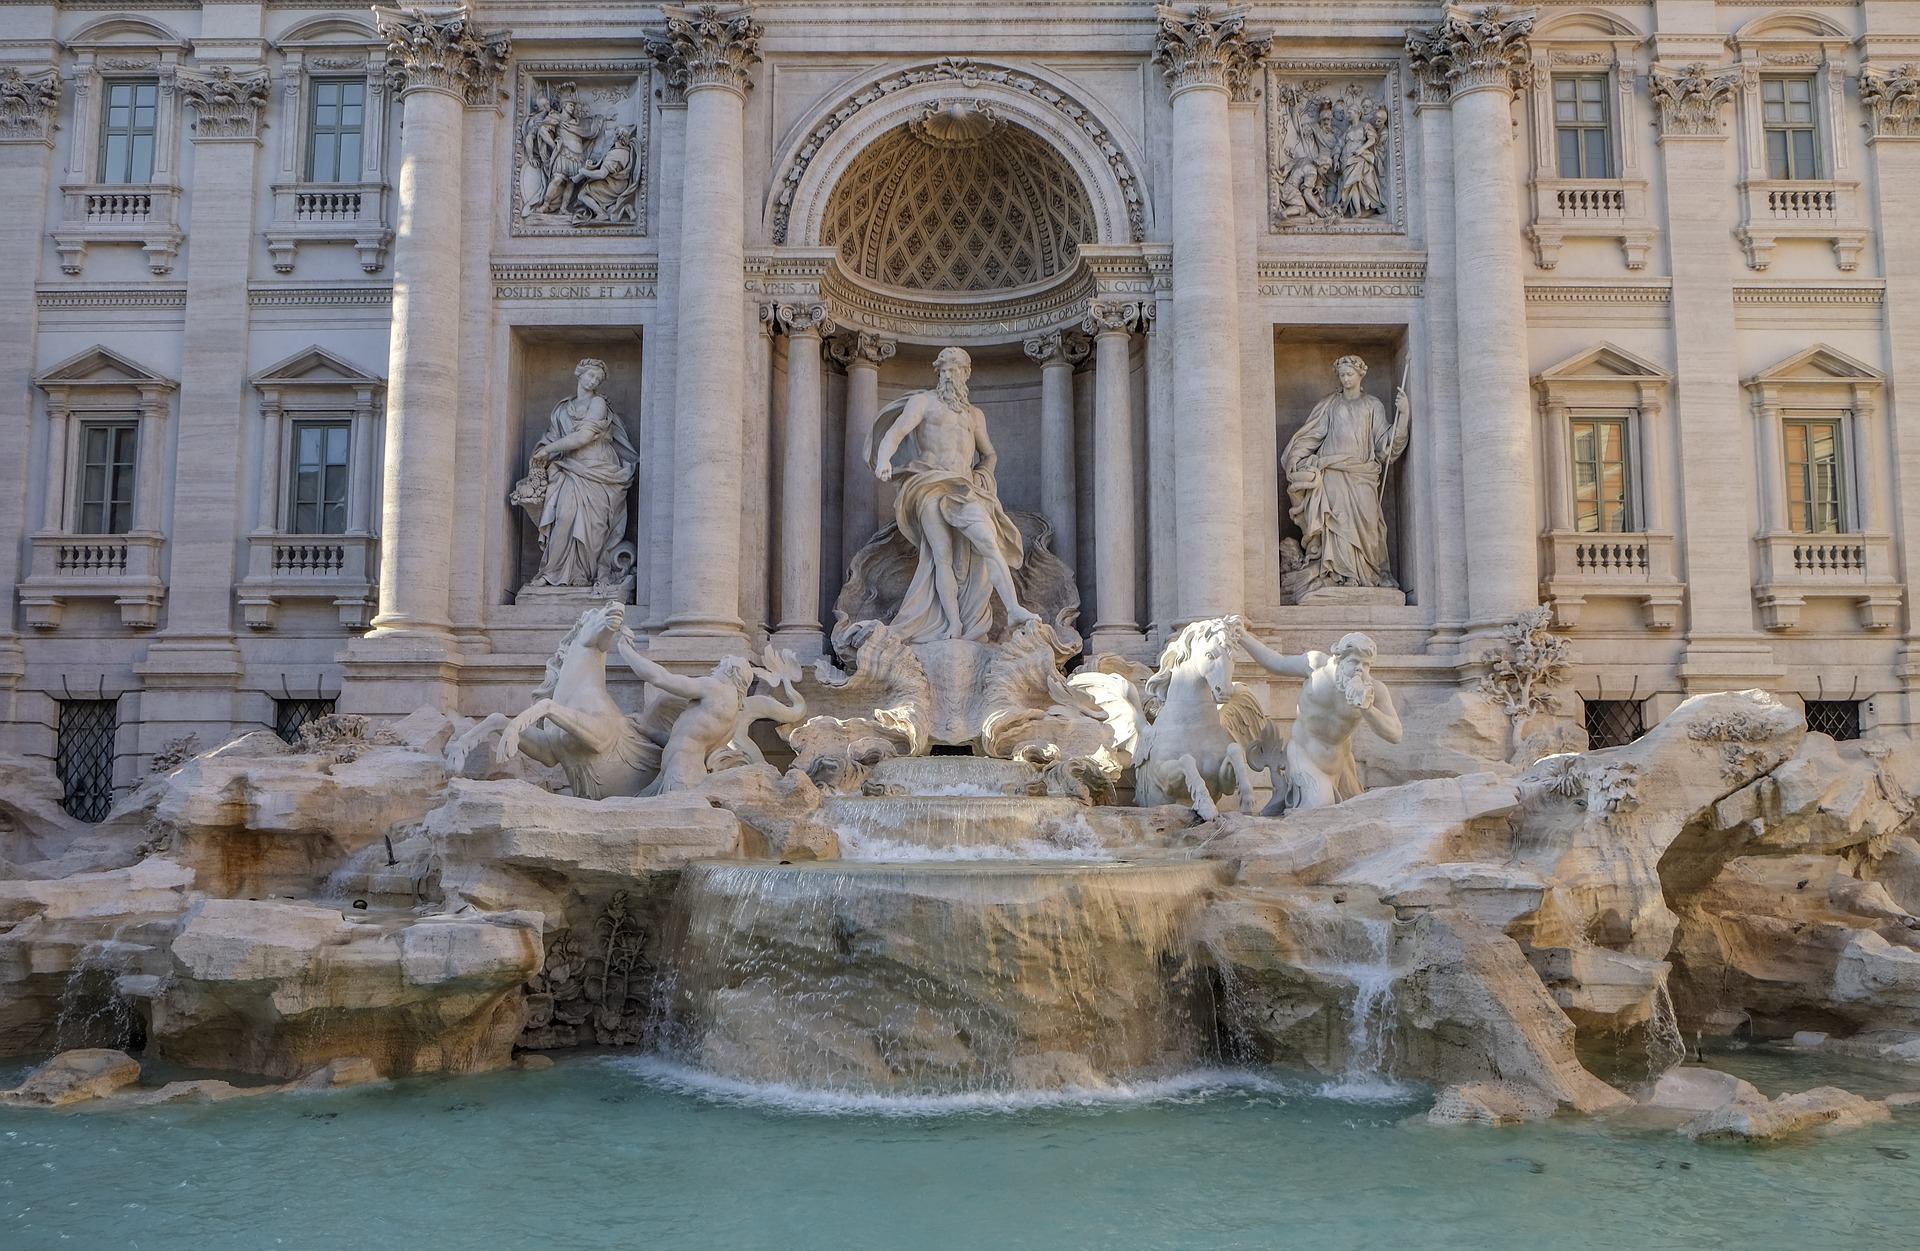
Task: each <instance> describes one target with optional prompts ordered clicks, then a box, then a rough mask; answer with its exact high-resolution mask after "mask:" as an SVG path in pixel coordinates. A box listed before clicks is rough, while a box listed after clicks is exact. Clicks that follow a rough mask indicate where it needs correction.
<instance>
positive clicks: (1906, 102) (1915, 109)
mask: <svg viewBox="0 0 1920 1251" xmlns="http://www.w3.org/2000/svg"><path fill="white" fill-rule="evenodd" d="M0 91H4V87H3V86H0ZM1860 99H1861V101H1862V102H1863V103H1865V104H1866V106H1867V116H1868V129H1869V132H1870V133H1871V135H1872V137H1873V138H1875V139H1920V65H1915V64H1914V63H1912V62H1911V61H1909V62H1908V63H1906V64H1905V65H1899V66H1896V67H1894V68H1893V69H1890V70H1889V69H1881V68H1880V67H1878V66H1874V65H1869V66H1867V67H1866V68H1864V69H1863V70H1861V72H1860ZM3 125H4V123H0V126H3ZM0 133H4V130H0Z"/></svg>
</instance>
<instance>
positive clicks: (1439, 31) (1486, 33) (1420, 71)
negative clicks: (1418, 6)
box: [1407, 4, 1534, 99]
mask: <svg viewBox="0 0 1920 1251" xmlns="http://www.w3.org/2000/svg"><path fill="white" fill-rule="evenodd" d="M1533 19H1534V11H1533V10H1532V9H1513V8H1508V7H1505V6H1503V5H1496V4H1490V5H1487V6H1486V7H1484V8H1477V9H1470V8H1466V7H1464V6H1460V5H1448V6H1447V10H1446V16H1445V17H1444V18H1443V19H1442V20H1441V22H1440V24H1439V25H1438V26H1429V27H1416V28H1414V29H1411V30H1409V31H1408V32H1407V57H1408V59H1409V60H1410V61H1412V63H1413V72H1414V77H1415V79H1416V80H1417V81H1418V82H1419V83H1420V86H1421V89H1422V96H1423V98H1436V99H1446V98H1450V97H1452V96H1455V95H1460V94H1462V93H1464V92H1468V91H1478V90H1483V89H1486V88H1495V89H1502V90H1506V91H1518V90H1520V89H1521V88H1522V87H1525V86H1526V85H1527V83H1528V82H1529V81H1530V79H1531V78H1532V74H1533V61H1532V57H1533V49H1532V40H1531V36H1532V33H1533Z"/></svg>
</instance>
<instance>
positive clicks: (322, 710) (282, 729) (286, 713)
mask: <svg viewBox="0 0 1920 1251" xmlns="http://www.w3.org/2000/svg"><path fill="white" fill-rule="evenodd" d="M333 705H334V701H333V700H331V699H276V700H274V701H273V732H274V733H275V734H278V735H279V736H280V737H281V738H282V739H284V740H285V741H287V742H289V743H298V742H299V741H300V727H301V726H303V725H306V724H308V723H309V722H313V721H318V720H319V719H320V718H322V717H331V716H332V715H333V711H334V708H333Z"/></svg>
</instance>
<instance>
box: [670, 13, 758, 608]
mask: <svg viewBox="0 0 1920 1251" xmlns="http://www.w3.org/2000/svg"><path fill="white" fill-rule="evenodd" d="M661 12H662V13H663V14H664V15H665V16H666V20H667V30H666V35H665V37H664V38H662V39H657V40H655V42H654V47H655V49H656V55H657V56H660V57H661V58H662V59H663V60H664V61H665V63H666V65H667V74H668V78H669V81H671V82H672V83H673V84H674V85H675V86H677V87H679V88H680V89H681V90H682V91H684V92H685V93H686V97H687V120H686V158H685V159H684V160H683V161H682V163H681V181H680V292H679V300H680V308H679V333H678V335H677V338H676V343H677V350H678V354H679V359H678V362H677V368H676V371H675V387H674V393H675V396H676V397H677V398H676V411H675V414H674V432H673V469H674V478H675V488H674V508H673V596H672V611H671V613H670V614H669V615H668V617H667V631H668V633H670V634H719V635H730V636H731V635H738V634H740V632H741V622H740V576H741V561H740V556H741V552H740V509H741V504H742V499H743V477H744V469H743V458H742V453H741V434H742V429H741V420H742V414H743V412H744V410H745V407H746V394H745V372H746V364H745V362H746V355H747V342H746V333H747V327H746V322H745V319H744V318H742V317H741V315H740V293H741V290H742V284H743V282H744V271H745V267H746V261H747V249H746V233H745V232H746V202H745V199H744V197H743V194H742V190H741V188H742V186H743V185H744V178H745V160H746V157H745V148H746V128H745V119H746V100H747V91H748V90H749V88H750V87H751V86H752V82H751V80H750V76H749V75H750V71H751V70H752V68H753V66H754V65H755V64H757V63H758V62H759V60H760V53H759V43H760V25H759V23H757V22H755V21H754V20H753V18H752V15H751V14H750V13H749V12H748V11H747V10H746V9H745V8H743V7H742V8H730V9H723V8H720V7H719V6H715V5H702V6H699V7H695V8H681V7H679V6H677V5H663V6H661Z"/></svg>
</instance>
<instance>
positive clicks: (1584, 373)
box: [1534, 343, 1672, 382]
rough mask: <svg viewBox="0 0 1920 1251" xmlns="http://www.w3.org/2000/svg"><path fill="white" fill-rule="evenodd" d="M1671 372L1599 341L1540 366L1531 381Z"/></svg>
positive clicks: (1624, 378) (1654, 378) (1663, 377)
mask: <svg viewBox="0 0 1920 1251" xmlns="http://www.w3.org/2000/svg"><path fill="white" fill-rule="evenodd" d="M1671 377H1672V375H1671V374H1669V373H1668V372H1667V371H1666V370H1664V369H1662V368H1661V367H1660V366H1658V365H1656V364H1654V363H1653V362H1652V361H1650V360H1648V359H1646V358H1645V357H1643V356H1635V355H1634V354H1633V353H1632V352H1629V351H1627V350H1626V349H1625V348H1623V347H1616V346H1615V345H1613V344H1611V343H1599V344H1596V345H1594V346H1593V347H1590V348H1588V349H1587V350H1586V351H1584V352H1581V353H1580V354H1579V355H1578V356H1573V357H1569V358H1568V359H1566V360H1564V361H1561V362H1560V363H1559V364H1558V365H1555V366H1553V367H1552V368H1550V369H1545V370H1542V371H1541V372H1540V374H1539V376H1538V377H1536V378H1535V379H1534V381H1535V382H1637V381H1643V380H1644V381H1648V382H1665V381H1667V380H1668V379H1669V378H1671Z"/></svg>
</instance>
